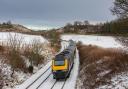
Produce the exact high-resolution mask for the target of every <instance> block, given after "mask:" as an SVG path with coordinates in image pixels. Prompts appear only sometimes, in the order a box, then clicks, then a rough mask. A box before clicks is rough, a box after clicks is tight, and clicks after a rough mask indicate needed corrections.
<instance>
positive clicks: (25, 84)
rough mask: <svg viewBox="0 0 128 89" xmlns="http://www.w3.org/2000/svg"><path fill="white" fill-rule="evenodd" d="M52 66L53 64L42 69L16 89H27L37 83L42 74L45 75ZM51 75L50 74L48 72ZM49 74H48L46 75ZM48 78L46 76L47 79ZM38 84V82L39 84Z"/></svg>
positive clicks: (48, 64)
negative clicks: (34, 82)
mask: <svg viewBox="0 0 128 89" xmlns="http://www.w3.org/2000/svg"><path fill="white" fill-rule="evenodd" d="M50 65H51V62H49V63H47V65H46V66H45V67H43V68H42V69H40V70H39V71H38V72H37V73H35V74H34V75H32V76H31V77H30V78H29V79H27V80H26V81H25V82H24V83H23V84H21V85H19V86H16V89H26V88H27V87H28V86H29V85H30V84H31V83H32V82H33V81H35V80H36V79H37V78H38V77H39V76H40V75H41V74H43V73H44V72H45V71H46V70H47V69H48V68H49V67H50ZM48 73H49V72H48ZM46 74H47V73H46ZM45 77H46V76H44V78H45ZM36 84H38V81H37V83H36Z"/></svg>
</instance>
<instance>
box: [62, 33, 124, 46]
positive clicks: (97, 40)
mask: <svg viewBox="0 0 128 89" xmlns="http://www.w3.org/2000/svg"><path fill="white" fill-rule="evenodd" d="M61 38H62V39H63V40H70V39H72V40H74V41H76V42H79V41H80V42H82V43H83V44H86V45H90V44H91V45H97V46H100V47H104V48H113V47H114V48H122V47H123V46H122V45H121V44H119V43H118V42H116V41H115V39H114V38H113V37H111V36H95V35H62V37H61Z"/></svg>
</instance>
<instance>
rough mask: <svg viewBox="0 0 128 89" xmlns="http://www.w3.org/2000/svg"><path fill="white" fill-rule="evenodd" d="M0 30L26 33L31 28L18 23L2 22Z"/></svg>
mask: <svg viewBox="0 0 128 89" xmlns="http://www.w3.org/2000/svg"><path fill="white" fill-rule="evenodd" d="M0 32H21V33H28V32H32V30H30V29H28V28H26V27H24V26H23V25H19V24H11V23H3V24H0Z"/></svg>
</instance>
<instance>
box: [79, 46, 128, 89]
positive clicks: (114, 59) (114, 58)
mask: <svg viewBox="0 0 128 89" xmlns="http://www.w3.org/2000/svg"><path fill="white" fill-rule="evenodd" d="M78 49H79V55H80V76H79V77H80V78H81V79H82V81H83V85H84V87H85V89H86V88H87V89H88V88H89V89H94V88H95V87H97V86H99V85H101V84H106V83H108V81H109V79H110V78H111V76H113V75H114V74H116V73H120V72H122V71H127V69H128V54H126V53H125V52H123V51H121V50H119V49H113V48H108V49H105V48H101V47H97V46H93V45H78ZM108 70H109V72H108V73H106V74H104V75H102V76H99V75H100V74H101V73H103V72H104V71H108Z"/></svg>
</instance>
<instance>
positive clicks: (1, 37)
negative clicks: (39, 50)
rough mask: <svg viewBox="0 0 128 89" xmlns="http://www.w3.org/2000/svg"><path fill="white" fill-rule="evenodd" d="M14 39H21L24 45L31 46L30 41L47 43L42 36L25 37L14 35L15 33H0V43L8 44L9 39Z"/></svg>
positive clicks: (25, 35) (23, 35) (18, 34)
mask: <svg viewBox="0 0 128 89" xmlns="http://www.w3.org/2000/svg"><path fill="white" fill-rule="evenodd" d="M14 37H16V38H17V39H18V38H19V39H22V41H23V43H24V44H31V43H32V41H34V40H38V41H40V42H42V43H44V42H48V41H47V40H46V39H44V38H43V37H42V36H36V35H27V34H21V33H15V32H0V43H2V42H4V43H8V40H9V39H10V38H14Z"/></svg>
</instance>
